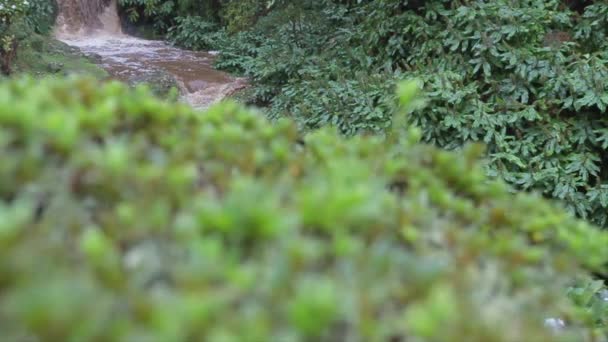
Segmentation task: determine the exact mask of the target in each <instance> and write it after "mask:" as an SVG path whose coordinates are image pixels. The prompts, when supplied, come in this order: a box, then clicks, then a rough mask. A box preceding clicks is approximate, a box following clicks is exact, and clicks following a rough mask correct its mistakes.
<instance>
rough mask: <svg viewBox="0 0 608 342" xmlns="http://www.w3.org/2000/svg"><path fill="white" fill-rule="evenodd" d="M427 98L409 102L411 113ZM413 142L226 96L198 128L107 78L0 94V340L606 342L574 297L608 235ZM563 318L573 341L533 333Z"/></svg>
mask: <svg viewBox="0 0 608 342" xmlns="http://www.w3.org/2000/svg"><path fill="white" fill-rule="evenodd" d="M416 87H417V86H416V84H409V85H406V86H404V87H403V88H401V93H402V94H401V97H402V99H403V101H404V105H408V104H411V102H410V100H411V98H412V95H413V93H415V91H416ZM408 98H409V99H408ZM184 137H187V138H184ZM419 137H420V132H419V131H418V130H416V129H410V130H408V131H407V133H403V132H401V130H400V129H397V127H395V130H394V131H393V132H392V133H391V134H389V136H388V138H386V139H384V138H381V137H378V136H369V137H353V138H350V139H344V138H343V137H341V136H340V135H339V134H338V133H337V132H336V131H335V130H333V129H322V130H319V131H317V132H315V133H312V134H309V135H306V136H305V137H304V138H303V142H301V143H300V142H299V141H300V139H301V137H299V135H298V133H297V130H296V128H295V126H294V124H293V123H292V122H290V121H284V120H281V121H279V122H277V123H275V124H271V123H269V122H267V121H266V120H265V119H264V118H263V117H262V116H260V115H259V114H258V113H256V112H253V111H251V110H246V109H243V108H242V107H241V106H240V105H237V104H234V103H231V102H227V103H224V104H220V105H218V106H216V107H213V108H212V109H210V110H208V111H207V112H204V113H201V112H196V111H193V110H192V109H190V108H189V107H187V106H185V105H180V104H170V103H166V102H161V101H159V100H156V99H155V98H153V97H152V96H151V95H149V93H148V92H147V91H146V90H145V89H144V88H141V87H140V88H137V89H135V90H130V89H129V88H128V87H126V86H124V85H122V84H120V83H114V82H112V83H106V84H104V85H99V84H98V83H96V82H94V81H90V80H83V79H72V80H64V81H60V80H43V81H37V80H33V79H19V80H14V81H10V82H3V83H1V84H0V152H1V153H2V156H3V162H2V163H1V164H0V216H2V220H1V221H0V222H1V223H0V246H1V248H0V293H1V295H0V317H2V320H0V330H2V332H3V336H4V337H5V338H7V339H8V340H19V338H30V337H31V338H34V339H38V340H41V341H70V340H73V341H137V340H146V341H188V340H195V341H200V340H204V341H347V340H365V341H386V340H391V339H392V340H406V341H418V340H420V341H448V340H450V341H463V340H467V341H513V342H520V341H523V340H527V341H576V342H579V341H598V340H601V338H602V336H605V328H606V326H605V317H606V316H604V313H605V311H606V310H607V308H608V304H607V303H606V302H604V301H601V300H600V299H599V298H598V296H597V294H596V293H597V292H598V291H599V290H600V288H601V284H599V286H598V284H596V283H590V285H589V286H587V287H585V286H577V284H582V285H584V284H585V278H586V276H585V273H586V270H599V269H601V267H602V266H601V265H602V264H604V263H605V262H606V261H607V260H608V250H606V248H605V246H606V244H607V243H608V235H607V234H605V233H604V232H601V231H600V230H597V229H593V228H592V227H590V226H589V225H587V224H586V223H584V222H581V221H578V220H576V219H574V218H572V217H571V216H570V215H569V214H567V213H565V212H564V211H563V210H561V209H560V208H559V207H558V206H556V205H554V204H552V203H549V202H546V201H544V200H542V199H539V198H538V197H537V196H534V195H529V194H523V193H520V194H513V193H511V192H510V191H509V190H508V187H507V186H506V185H505V184H503V183H502V182H500V181H489V180H488V179H487V178H486V177H485V175H484V171H483V169H482V168H481V167H480V166H479V164H478V163H477V161H476V160H477V158H478V156H479V155H480V154H481V152H482V150H481V149H480V146H478V145H471V146H469V147H467V148H466V149H464V150H463V152H462V153H459V154H455V153H451V152H447V151H441V150H438V149H437V148H435V147H431V146H428V145H424V144H419V143H417V140H418V139H419ZM576 279H580V281H576ZM568 286H572V289H571V290H570V295H571V298H572V299H574V300H568V299H567V298H566V297H565V296H564V294H565V293H566V289H567V287H568ZM575 303H578V304H579V305H575ZM555 316H557V317H562V318H563V319H565V320H567V322H568V328H567V329H565V330H564V331H561V332H554V331H553V330H551V329H548V328H547V327H545V326H543V320H544V319H545V318H547V317H555Z"/></svg>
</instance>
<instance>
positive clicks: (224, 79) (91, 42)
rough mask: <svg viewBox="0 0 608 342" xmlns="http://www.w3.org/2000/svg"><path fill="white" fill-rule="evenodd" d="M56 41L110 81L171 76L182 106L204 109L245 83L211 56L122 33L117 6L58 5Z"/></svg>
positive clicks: (82, 0)
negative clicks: (91, 61)
mask: <svg viewBox="0 0 608 342" xmlns="http://www.w3.org/2000/svg"><path fill="white" fill-rule="evenodd" d="M58 5H59V16H58V18H57V27H56V30H55V35H56V37H57V38H58V39H59V40H61V41H63V42H65V43H67V44H69V45H72V46H75V47H78V48H80V49H81V50H82V52H84V53H85V54H89V55H95V56H98V57H100V59H101V66H102V67H103V68H104V69H106V70H107V71H108V73H109V74H110V75H111V77H112V78H114V79H118V80H122V81H126V82H129V81H131V80H134V79H138V78H141V77H142V76H145V75H150V74H154V73H158V72H162V73H168V74H170V75H172V76H173V77H174V78H175V79H176V81H177V83H178V84H179V86H180V88H181V89H180V90H181V92H182V94H183V97H184V100H185V101H187V102H188V103H190V104H191V105H192V106H194V107H199V108H201V107H207V106H208V105H210V104H212V103H213V102H216V101H218V100H221V99H222V98H224V97H226V96H228V95H230V94H231V93H233V92H235V91H236V90H238V89H241V88H243V87H245V85H246V82H245V80H244V79H240V78H234V77H231V76H230V75H228V74H226V73H223V72H221V71H218V70H215V69H214V68H213V66H212V63H213V54H212V53H209V52H194V51H186V50H181V49H177V48H175V47H173V46H171V45H168V44H166V43H165V42H162V41H153V40H144V39H139V38H135V37H131V36H128V35H125V34H123V33H122V31H121V26H120V20H119V18H118V14H117V10H116V0H59V1H58Z"/></svg>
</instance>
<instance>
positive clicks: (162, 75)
mask: <svg viewBox="0 0 608 342" xmlns="http://www.w3.org/2000/svg"><path fill="white" fill-rule="evenodd" d="M128 83H129V84H130V85H131V86H137V85H146V86H147V87H148V88H150V90H151V91H152V93H153V94H154V95H156V96H158V97H161V98H175V97H177V96H178V95H179V93H180V86H179V83H178V81H177V79H176V78H175V76H173V75H171V74H170V73H168V72H165V71H163V70H151V71H147V72H145V71H142V73H140V74H137V75H134V76H133V77H131V78H130V79H129V80H128Z"/></svg>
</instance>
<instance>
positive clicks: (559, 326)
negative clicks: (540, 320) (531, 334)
mask: <svg viewBox="0 0 608 342" xmlns="http://www.w3.org/2000/svg"><path fill="white" fill-rule="evenodd" d="M545 327H547V328H549V329H551V330H552V331H553V332H560V331H562V330H564V329H565V328H566V322H564V320H563V319H561V318H547V319H545Z"/></svg>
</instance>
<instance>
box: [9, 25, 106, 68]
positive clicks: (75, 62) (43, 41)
mask: <svg viewBox="0 0 608 342" xmlns="http://www.w3.org/2000/svg"><path fill="white" fill-rule="evenodd" d="M15 72H16V74H30V75H32V76H36V77H41V76H47V75H62V76H64V75H88V76H91V77H95V78H97V79H104V78H107V77H108V73H107V72H106V71H105V70H103V68H101V66H100V65H99V64H98V61H97V60H96V59H95V57H94V56H87V55H85V54H83V53H82V52H81V51H80V50H79V49H78V48H75V47H72V46H69V45H67V44H65V43H63V42H61V41H58V40H56V39H53V38H51V37H48V36H43V35H39V34H34V33H31V32H30V34H29V36H28V37H24V38H23V39H22V40H21V41H20V44H19V49H18V50H17V58H16V59H15Z"/></svg>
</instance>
